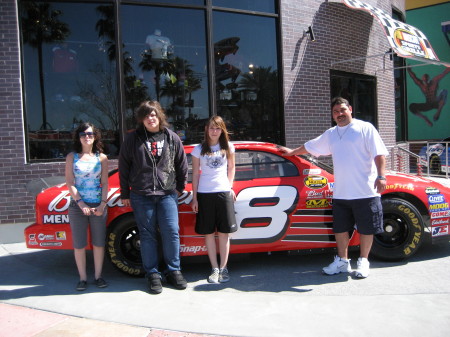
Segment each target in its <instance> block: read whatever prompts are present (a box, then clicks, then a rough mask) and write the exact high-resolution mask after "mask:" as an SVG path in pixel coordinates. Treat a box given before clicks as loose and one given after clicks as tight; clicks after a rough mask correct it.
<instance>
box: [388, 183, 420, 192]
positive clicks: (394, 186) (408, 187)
mask: <svg viewBox="0 0 450 337" xmlns="http://www.w3.org/2000/svg"><path fill="white" fill-rule="evenodd" d="M386 189H387V190H396V189H401V190H409V191H414V185H413V184H405V185H403V184H392V185H386Z"/></svg>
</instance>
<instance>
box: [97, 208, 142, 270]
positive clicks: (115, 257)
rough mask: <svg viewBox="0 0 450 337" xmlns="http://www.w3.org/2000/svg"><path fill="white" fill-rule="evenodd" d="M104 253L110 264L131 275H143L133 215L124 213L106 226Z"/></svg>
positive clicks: (137, 233) (137, 234) (137, 232)
mask: <svg viewBox="0 0 450 337" xmlns="http://www.w3.org/2000/svg"><path fill="white" fill-rule="evenodd" d="M106 255H107V256H108V258H109V260H110V261H111V262H112V264H113V265H114V266H115V267H116V268H117V269H119V270H120V271H121V272H124V273H126V274H129V275H133V276H143V275H144V269H143V267H142V259H141V249H140V240H139V230H138V228H137V225H136V222H135V220H134V216H133V215H131V214H130V215H124V216H122V217H120V218H119V219H117V220H116V221H114V222H113V223H111V224H110V225H109V227H108V234H107V239H106Z"/></svg>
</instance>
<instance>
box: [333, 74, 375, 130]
mask: <svg viewBox="0 0 450 337" xmlns="http://www.w3.org/2000/svg"><path fill="white" fill-rule="evenodd" d="M336 96H341V97H343V98H345V99H347V100H348V101H349V102H350V104H351V106H352V110H353V117H354V118H358V119H361V120H364V121H367V122H370V123H372V124H373V125H374V126H375V127H378V116H377V113H376V111H377V108H376V101H377V100H376V79H375V77H372V76H367V75H360V74H351V73H344V72H339V71H332V73H331V97H336ZM330 118H331V117H330Z"/></svg>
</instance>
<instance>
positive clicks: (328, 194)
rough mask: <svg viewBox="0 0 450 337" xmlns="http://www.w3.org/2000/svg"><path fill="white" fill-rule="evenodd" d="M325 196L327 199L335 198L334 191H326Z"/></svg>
mask: <svg viewBox="0 0 450 337" xmlns="http://www.w3.org/2000/svg"><path fill="white" fill-rule="evenodd" d="M325 198H327V199H333V191H330V190H328V191H325Z"/></svg>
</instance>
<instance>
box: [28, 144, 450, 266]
mask: <svg viewBox="0 0 450 337" xmlns="http://www.w3.org/2000/svg"><path fill="white" fill-rule="evenodd" d="M234 144H235V147H236V177H235V183H234V190H235V192H236V195H237V200H236V203H235V209H236V217H237V223H238V224H239V229H238V231H237V232H235V233H233V234H232V239H231V240H232V241H231V253H251V252H270V251H287V250H296V251H297V250H305V252H310V251H314V250H323V249H326V248H331V249H333V248H335V247H336V242H335V237H334V235H333V231H332V223H333V215H332V210H331V204H332V198H333V181H334V180H333V172H332V168H331V167H330V166H328V165H326V164H324V163H322V162H320V161H318V160H316V159H310V158H306V157H304V156H295V157H282V156H281V153H280V152H279V151H278V149H277V147H276V145H274V144H270V143H258V142H236V143H234ZM192 149H193V146H185V151H186V153H187V154H188V159H189V162H190V153H191V151H192ZM189 178H191V175H190V176H189ZM348 179H352V177H348ZM109 187H110V191H109V195H108V206H109V210H108V221H107V223H108V231H107V232H108V234H107V244H106V245H107V247H106V251H107V255H108V257H109V259H110V260H111V262H112V263H113V264H114V265H115V266H116V267H117V268H118V269H119V270H121V271H123V272H125V273H128V274H131V275H142V274H143V269H142V264H141V257H140V251H139V232H138V229H137V227H136V224H135V221H134V217H133V210H132V209H131V208H129V207H124V206H123V205H122V202H121V200H120V191H119V175H118V173H117V170H115V171H112V172H111V173H110V176H109ZM191 189H192V186H191V183H190V181H189V182H188V184H187V186H186V190H185V191H184V192H183V194H182V195H181V196H180V197H179V200H178V204H179V218H180V237H181V248H180V250H181V255H182V256H194V255H206V254H207V252H206V247H205V245H204V240H203V237H202V236H201V235H198V234H196V233H195V231H194V224H195V213H193V212H192V210H191V207H190V205H189V203H190V202H191V200H192V192H191ZM449 200H450V188H448V187H445V186H443V185H441V184H438V183H436V182H434V181H431V180H428V179H424V178H421V177H417V176H411V175H407V174H399V173H395V174H394V173H391V174H388V175H387V189H386V191H385V193H383V195H382V202H383V212H384V229H385V232H384V233H383V234H380V235H377V236H376V237H375V240H374V245H373V248H372V255H374V256H376V257H379V258H382V259H387V260H398V259H403V258H408V257H409V256H411V255H412V254H414V253H415V252H416V251H417V250H418V248H419V247H420V245H421V243H422V242H423V241H424V238H425V235H430V236H431V237H432V241H433V242H435V241H437V240H438V239H439V240H442V239H444V240H447V241H448V239H449V221H450V208H449V203H448V202H449ZM69 202H70V195H69V192H68V190H67V188H66V186H65V184H62V185H59V186H55V187H51V188H48V189H46V190H44V191H43V192H41V193H40V194H39V195H38V196H37V197H36V223H34V224H33V225H31V226H29V227H27V228H26V229H25V241H26V244H27V247H28V248H47V249H72V236H71V231H70V226H69V219H68V215H67V209H68V206H69ZM358 244H359V236H358V234H357V232H356V231H354V232H353V234H352V236H351V241H350V246H357V245H358Z"/></svg>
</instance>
